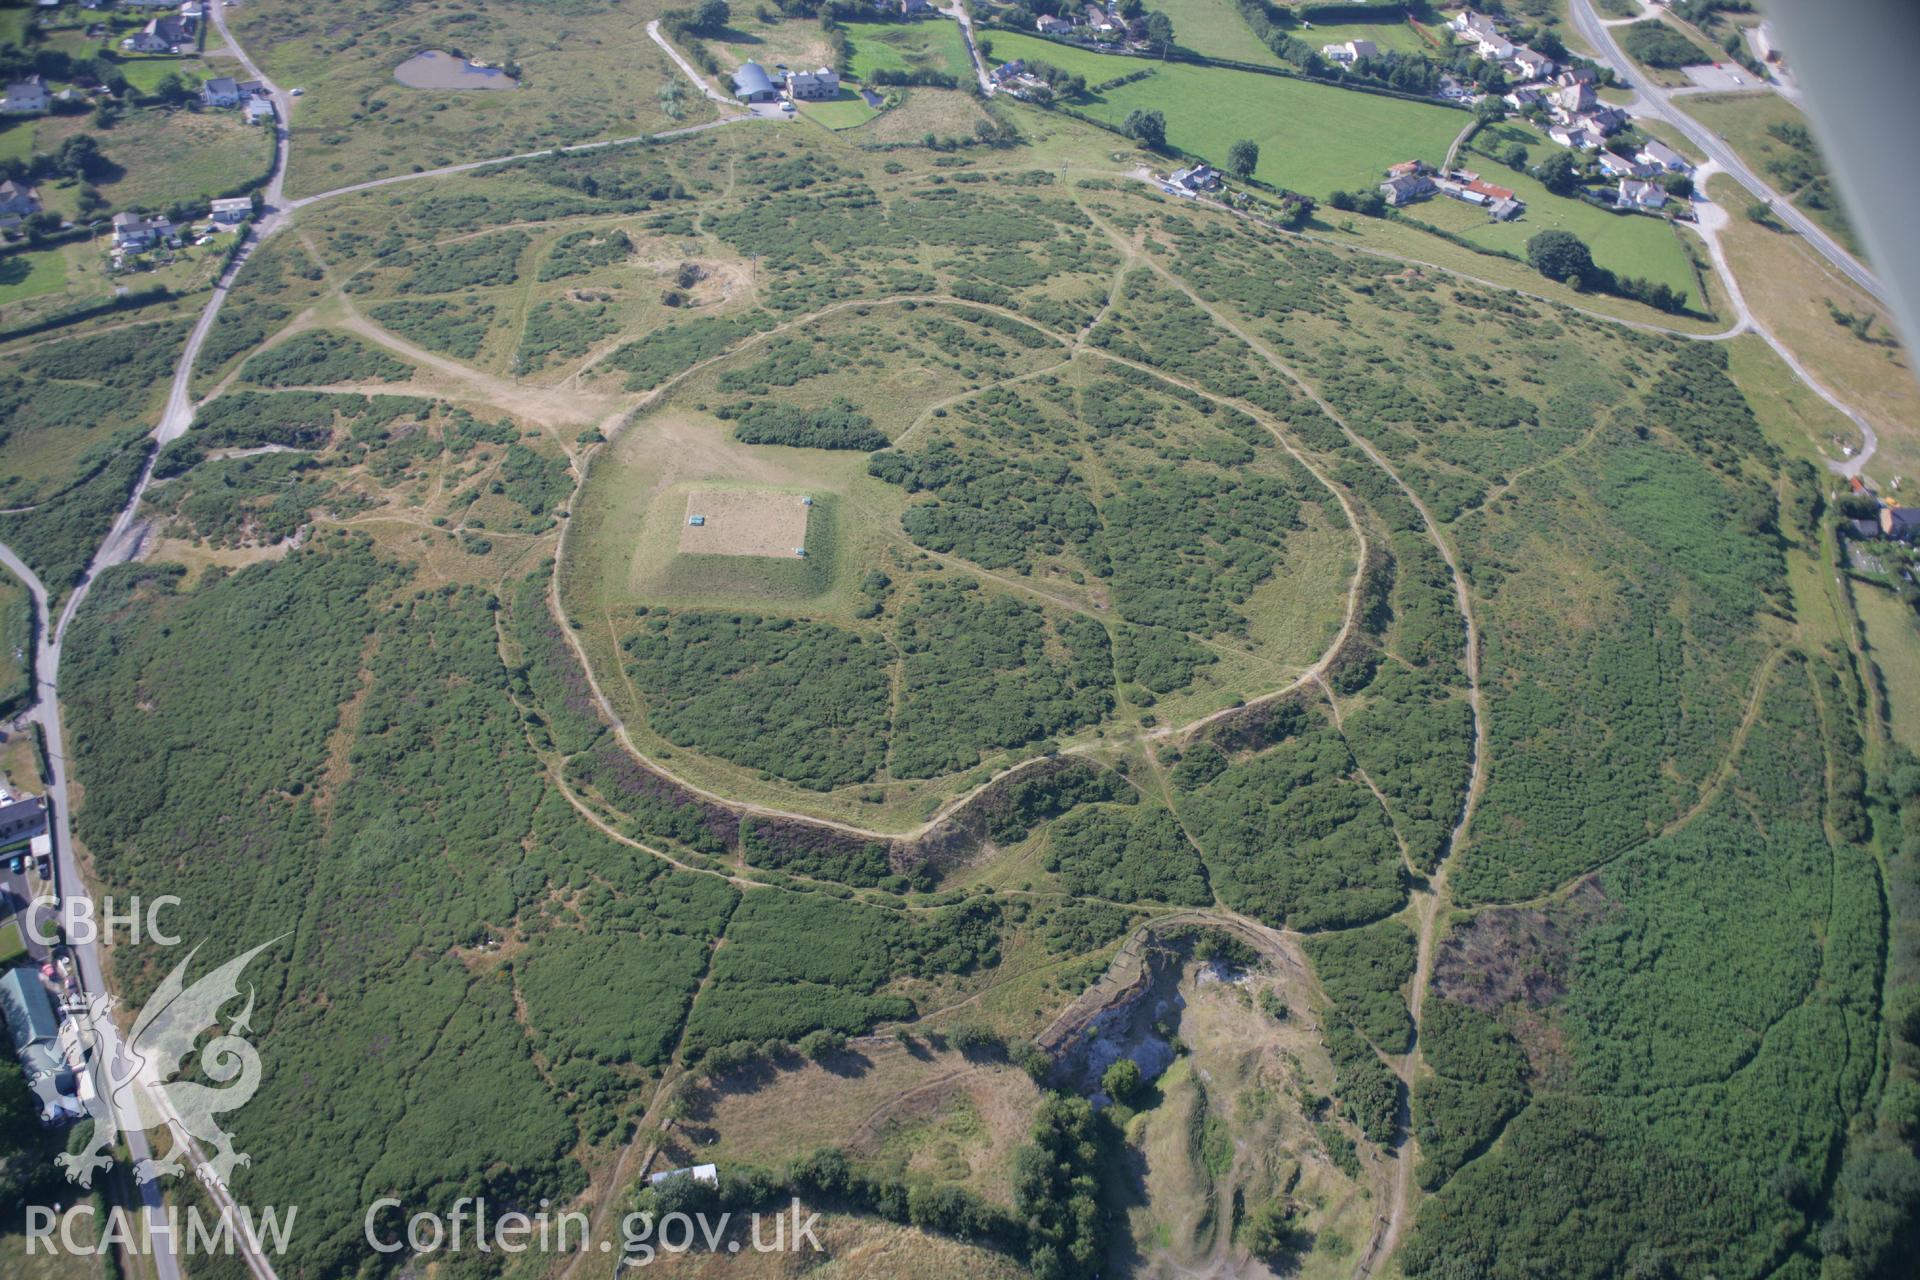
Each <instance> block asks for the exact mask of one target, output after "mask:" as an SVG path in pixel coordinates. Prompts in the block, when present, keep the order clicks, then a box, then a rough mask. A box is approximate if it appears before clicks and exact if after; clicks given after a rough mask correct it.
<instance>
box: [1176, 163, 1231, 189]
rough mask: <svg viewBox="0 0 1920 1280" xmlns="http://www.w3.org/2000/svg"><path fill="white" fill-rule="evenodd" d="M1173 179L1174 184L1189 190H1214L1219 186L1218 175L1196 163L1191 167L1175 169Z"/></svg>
mask: <svg viewBox="0 0 1920 1280" xmlns="http://www.w3.org/2000/svg"><path fill="white" fill-rule="evenodd" d="M1173 181H1174V185H1176V186H1181V187H1185V188H1186V189H1187V190H1189V191H1214V190H1217V189H1218V188H1219V186H1220V175H1219V174H1217V173H1215V172H1214V171H1213V170H1212V169H1211V168H1209V167H1208V166H1206V165H1204V164H1197V165H1195V166H1193V168H1191V169H1178V170H1175V171H1174V173H1173Z"/></svg>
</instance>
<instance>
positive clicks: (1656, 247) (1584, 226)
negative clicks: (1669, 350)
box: [1407, 123, 1702, 307]
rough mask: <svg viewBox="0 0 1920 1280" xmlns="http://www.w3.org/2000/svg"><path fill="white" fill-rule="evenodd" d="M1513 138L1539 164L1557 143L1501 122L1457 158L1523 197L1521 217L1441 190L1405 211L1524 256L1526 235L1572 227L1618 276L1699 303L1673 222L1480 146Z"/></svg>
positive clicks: (1501, 146) (1499, 146)
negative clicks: (1517, 165)
mask: <svg viewBox="0 0 1920 1280" xmlns="http://www.w3.org/2000/svg"><path fill="white" fill-rule="evenodd" d="M1516 141H1518V142H1521V143H1522V144H1523V145H1525V146H1527V148H1528V153H1529V162H1530V163H1537V162H1538V161H1540V160H1541V159H1543V158H1545V157H1546V156H1548V155H1551V154H1552V153H1553V152H1555V151H1557V150H1559V148H1558V147H1556V146H1554V145H1553V143H1551V142H1550V141H1548V140H1547V139H1546V138H1544V137H1542V136H1541V135H1540V134H1538V133H1535V132H1534V131H1533V130H1531V129H1529V128H1527V127H1526V126H1524V125H1522V124H1518V123H1515V124H1507V125H1500V126H1496V128H1495V129H1493V130H1490V131H1482V133H1481V134H1480V135H1479V136H1478V137H1476V138H1475V139H1474V148H1475V149H1474V150H1473V151H1472V152H1471V153H1463V155H1462V158H1461V160H1460V163H1461V164H1463V165H1469V166H1471V167H1472V168H1473V169H1474V170H1475V171H1477V172H1478V173H1480V174H1481V176H1482V177H1484V178H1485V179H1486V180H1487V181H1488V182H1491V183H1494V184H1496V185H1498V186H1502V187H1511V188H1512V189H1513V190H1514V192H1515V193H1516V194H1517V195H1518V196H1519V197H1520V198H1521V199H1522V200H1524V201H1526V205H1527V211H1526V214H1525V215H1524V216H1523V217H1521V218H1520V219H1519V220H1517V221H1514V222H1493V221H1490V220H1489V219H1488V218H1487V216H1486V215H1485V214H1484V213H1481V212H1480V211H1479V210H1477V209H1474V208H1472V207H1471V206H1469V205H1464V204H1460V203H1459V202H1457V201H1453V200H1447V199H1444V198H1441V197H1435V198H1433V199H1429V200H1426V201H1424V202H1422V203H1420V204H1417V205H1414V206H1412V207H1411V208H1409V209H1408V210H1407V216H1408V217H1411V218H1417V219H1419V220H1420V221H1422V222H1430V223H1432V224H1433V225H1435V226H1438V227H1443V228H1445V229H1446V230H1448V231H1453V232H1456V233H1458V234H1460V235H1464V236H1466V237H1467V238H1468V239H1469V240H1472V241H1473V242H1474V243H1475V244H1479V245H1485V246H1486V247H1487V248H1489V249H1501V250H1504V251H1506V252H1508V253H1515V254H1520V255H1523V256H1524V255H1525V253H1526V245H1527V240H1528V239H1529V238H1530V237H1532V236H1534V235H1536V234H1538V233H1539V232H1541V231H1544V230H1548V229H1553V230H1559V231H1571V232H1572V233H1573V234H1574V235H1577V236H1579V237H1580V238H1581V239H1582V240H1584V241H1586V242H1587V245H1588V247H1590V248H1591V249H1592V250H1593V259H1594V261H1595V262H1597V263H1599V264H1600V265H1601V266H1604V267H1607V268H1609V269H1611V270H1613V271H1615V272H1618V273H1620V274H1622V275H1629V276H1642V277H1645V278H1646V279H1649V280H1655V281H1658V282H1660V283H1662V284H1667V285H1671V286H1672V287H1673V288H1675V289H1679V290H1682V291H1684V292H1686V293H1687V295H1688V298H1689V300H1690V305H1692V306H1695V307H1699V306H1700V305H1701V303H1702V299H1701V298H1700V296H1699V288H1698V286H1697V283H1696V281H1695V280H1694V276H1693V268H1692V266H1691V265H1690V264H1689V262H1688V259H1687V254H1686V251H1685V250H1684V249H1683V248H1681V246H1680V242H1679V240H1678V239H1677V238H1676V235H1675V229H1674V228H1673V227H1672V226H1671V225H1669V224H1668V222H1667V221H1666V220H1665V219H1663V218H1657V217H1652V216H1650V215H1647V214H1616V213H1609V212H1608V211H1607V210H1605V209H1601V208H1598V207H1596V206H1594V205H1591V204H1588V203H1587V202H1585V201H1583V200H1576V199H1569V198H1567V197H1565V196H1556V195H1554V194H1553V193H1552V192H1550V191H1548V190H1547V189H1546V188H1545V187H1544V186H1542V185H1540V183H1539V182H1538V181H1537V180H1536V179H1534V178H1533V177H1531V176H1529V175H1528V174H1525V173H1521V172H1518V171H1517V170H1514V169H1509V168H1508V167H1507V166H1506V165H1504V164H1502V163H1500V162H1499V161H1497V160H1494V159H1492V158H1491V157H1490V156H1488V155H1486V154H1483V153H1482V152H1481V151H1480V150H1479V148H1481V147H1485V148H1486V149H1487V150H1488V151H1495V152H1499V151H1504V150H1505V149H1506V148H1507V146H1509V145H1510V144H1511V143H1513V142H1516ZM1681 234H1685V233H1684V232H1683V233H1681Z"/></svg>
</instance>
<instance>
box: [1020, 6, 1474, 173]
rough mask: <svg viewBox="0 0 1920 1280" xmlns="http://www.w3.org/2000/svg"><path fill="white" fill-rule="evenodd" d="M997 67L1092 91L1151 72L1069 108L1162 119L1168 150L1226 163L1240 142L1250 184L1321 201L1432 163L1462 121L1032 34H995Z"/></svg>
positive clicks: (1295, 83) (1344, 93)
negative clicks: (1048, 68)
mask: <svg viewBox="0 0 1920 1280" xmlns="http://www.w3.org/2000/svg"><path fill="white" fill-rule="evenodd" d="M993 53H994V57H995V58H996V59H999V60H1001V61H1007V60H1010V59H1013V58H1026V59H1029V60H1031V59H1036V58H1037V59H1039V60H1041V61H1043V62H1050V63H1052V64H1053V65H1055V66H1058V67H1061V68H1063V69H1064V70H1067V71H1070V72H1073V73H1074V74H1077V75H1083V76H1085V77H1086V78H1087V83H1088V85H1089V86H1092V85H1096V84H1099V83H1101V82H1103V81H1106V80H1111V79H1114V78H1115V77H1118V76H1123V75H1126V74H1128V73H1129V72H1133V71H1139V70H1142V69H1144V68H1147V67H1152V68H1153V72H1154V73H1153V74H1152V75H1151V76H1148V77H1146V78H1145V79H1144V80H1136V81H1134V82H1133V83H1132V84H1127V85H1122V86H1120V87H1119V88H1117V89H1113V90H1110V91H1108V92H1106V93H1102V94H1093V95H1091V96H1090V98H1089V99H1088V100H1085V101H1080V102H1074V103H1072V104H1071V105H1073V106H1075V107H1076V108H1078V109H1079V110H1082V111H1085V112H1086V113H1087V114H1088V115H1090V116H1092V117H1094V118H1095V119H1097V120H1102V121H1106V122H1108V123H1111V124H1115V125H1117V124H1119V123H1121V122H1122V121H1124V120H1125V119H1126V118H1127V114H1128V113H1129V112H1131V111H1139V110H1146V111H1159V112H1161V113H1162V114H1164V115H1165V116H1166V120H1167V142H1168V144H1169V145H1171V146H1174V147H1177V148H1179V149H1180V150H1182V151H1186V152H1191V153H1192V154H1194V155H1197V156H1200V157H1202V158H1203V159H1206V160H1210V161H1213V162H1214V163H1216V164H1218V163H1222V162H1224V161H1225V160H1226V158H1227V148H1228V147H1230V146H1232V145H1233V143H1234V142H1236V141H1238V140H1239V139H1241V138H1251V139H1252V140H1253V141H1254V142H1256V143H1258V144H1259V145H1260V166H1259V168H1258V169H1257V170H1255V173H1254V176H1255V177H1257V178H1260V179H1261V180H1262V181H1265V182H1269V183H1272V184H1273V185H1274V186H1278V187H1286V188H1288V189H1289V190H1293V191H1301V192H1304V193H1306V194H1308V195H1311V196H1314V197H1316V198H1319V199H1324V198H1325V197H1326V195H1327V194H1328V193H1329V192H1331V191H1334V190H1338V189H1340V188H1353V187H1368V186H1372V185H1374V184H1375V183H1377V182H1379V181H1380V179H1381V171H1382V170H1384V169H1385V168H1386V167H1387V166H1388V165H1390V164H1393V163H1395V162H1396V161H1400V160H1406V159H1408V158H1411V157H1418V158H1421V159H1425V160H1429V161H1431V162H1433V163H1435V164H1438V163H1439V162H1440V161H1441V160H1443V159H1444V158H1445V157H1446V153H1447V146H1448V144H1449V143H1451V142H1452V141H1453V138H1454V135H1455V134H1457V133H1459V132H1460V127H1461V126H1462V125H1464V124H1465V123H1466V116H1465V115H1463V114H1462V113H1460V112H1458V111H1455V110H1452V109H1450V108H1446V107H1440V106H1425V105H1423V104H1421V103H1417V102H1407V101H1404V100H1401V99H1398V98H1387V97H1382V96H1379V95H1377V94H1370V93H1358V92H1354V91H1352V90H1348V89H1339V88H1335V87H1333V86H1331V85H1323V84H1313V83H1309V82H1307V81H1304V80H1294V79H1288V78H1285V77H1281V76H1264V75H1260V74H1258V73H1255V72H1248V71H1232V70H1226V69H1223V68H1218V67H1196V66H1190V65H1183V64H1178V63H1162V64H1155V63H1153V62H1151V61H1148V60H1144V59H1139V58H1128V57H1124V56H1120V55H1113V54H1098V53H1087V52H1083V51H1081V50H1078V49H1069V48H1066V47H1065V46H1062V45H1057V44H1053V43H1051V42H1049V41H1045V40H1040V39H1037V38H1034V37H1030V36H1014V35H1007V34H1004V33H996V34H995V37H994V42H993Z"/></svg>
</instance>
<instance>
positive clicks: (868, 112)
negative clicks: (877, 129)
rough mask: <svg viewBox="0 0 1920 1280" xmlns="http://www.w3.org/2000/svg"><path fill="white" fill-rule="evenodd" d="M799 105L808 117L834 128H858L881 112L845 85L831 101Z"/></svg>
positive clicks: (801, 111) (802, 112)
mask: <svg viewBox="0 0 1920 1280" xmlns="http://www.w3.org/2000/svg"><path fill="white" fill-rule="evenodd" d="M799 107H800V114H801V115H803V116H805V117H807V119H809V120H812V121H814V122H815V123H817V124H821V125H824V126H826V127H827V128H829V129H834V130H839V129H857V128H859V127H860V126H861V125H863V124H865V123H866V122H867V121H869V120H871V119H873V118H874V117H875V116H877V115H879V114H880V112H879V110H878V109H877V108H874V107H870V106H868V105H867V100H866V99H865V98H862V97H861V96H860V95H859V94H858V93H855V92H854V91H853V90H851V89H848V88H845V87H842V88H841V90H840V96H839V97H837V98H835V99H834V100H833V101H831V102H802V103H800V104H799Z"/></svg>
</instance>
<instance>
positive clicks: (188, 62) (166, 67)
mask: <svg viewBox="0 0 1920 1280" xmlns="http://www.w3.org/2000/svg"><path fill="white" fill-rule="evenodd" d="M211 70H212V69H211V68H210V67H208V66H207V64H206V63H204V62H202V61H200V60H199V59H198V58H174V57H161V56H155V57H146V58H143V57H138V56H135V55H131V54H129V55H126V56H125V57H123V59H122V61H121V62H120V74H121V75H124V76H125V77H126V78H127V83H128V84H130V85H132V86H133V87H134V88H136V89H138V90H140V92H142V93H152V92H153V91H154V90H155V89H157V88H158V87H159V85H160V82H161V81H162V80H165V79H166V78H167V77H168V76H169V75H177V76H179V77H180V78H181V79H182V80H184V81H186V82H187V84H189V85H198V84H199V83H200V82H201V81H203V80H205V79H207V78H208V76H209V73H210V72H211ZM234 114H236V115H237V114H238V113H237V112H236V113H234Z"/></svg>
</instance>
